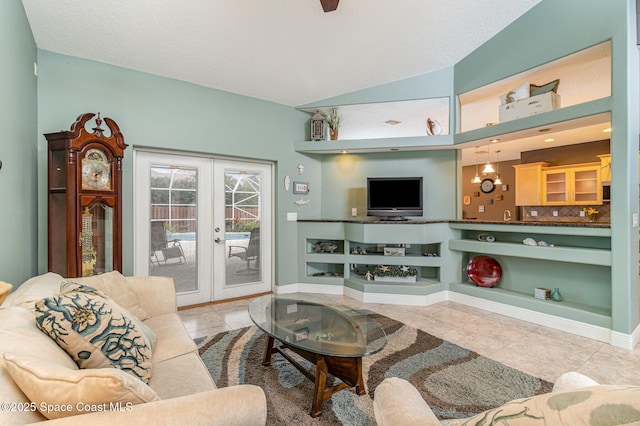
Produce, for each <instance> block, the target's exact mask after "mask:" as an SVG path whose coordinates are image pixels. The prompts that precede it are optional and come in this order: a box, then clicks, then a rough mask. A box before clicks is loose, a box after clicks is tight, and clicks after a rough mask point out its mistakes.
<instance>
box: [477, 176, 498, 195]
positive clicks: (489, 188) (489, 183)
mask: <svg viewBox="0 0 640 426" xmlns="http://www.w3.org/2000/svg"><path fill="white" fill-rule="evenodd" d="M494 189H496V187H495V185H494V184H493V179H489V178H487V179H484V180H483V181H482V183H481V184H480V191H482V192H484V193H485V194H488V193H489V192H493V190H494Z"/></svg>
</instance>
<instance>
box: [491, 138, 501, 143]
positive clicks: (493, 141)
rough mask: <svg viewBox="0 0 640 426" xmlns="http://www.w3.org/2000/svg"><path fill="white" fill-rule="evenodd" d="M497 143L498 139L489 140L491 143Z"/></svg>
mask: <svg viewBox="0 0 640 426" xmlns="http://www.w3.org/2000/svg"><path fill="white" fill-rule="evenodd" d="M498 141H500V139H491V140H490V141H489V142H491V143H496V142H498Z"/></svg>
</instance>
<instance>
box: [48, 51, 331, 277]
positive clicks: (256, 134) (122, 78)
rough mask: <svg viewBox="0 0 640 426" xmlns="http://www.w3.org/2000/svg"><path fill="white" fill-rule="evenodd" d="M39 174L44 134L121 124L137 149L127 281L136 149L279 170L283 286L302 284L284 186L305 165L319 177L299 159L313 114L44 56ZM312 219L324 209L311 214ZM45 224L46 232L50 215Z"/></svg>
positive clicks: (127, 213)
mask: <svg viewBox="0 0 640 426" xmlns="http://www.w3.org/2000/svg"><path fill="white" fill-rule="evenodd" d="M38 63H39V68H40V73H39V74H40V77H39V79H38V102H39V116H38V148H39V156H38V158H39V169H40V170H46V141H45V139H44V137H43V136H42V134H43V133H48V132H53V131H58V130H60V129H68V128H69V126H70V125H71V123H72V122H73V121H74V120H75V118H76V117H77V116H78V115H79V114H81V113H84V112H101V113H102V115H103V116H104V117H110V118H112V119H114V120H115V121H116V122H117V123H118V125H119V126H120V129H121V131H122V133H123V135H124V137H125V142H126V143H127V144H129V148H127V151H126V154H125V159H124V173H123V180H124V185H123V187H124V191H123V192H124V194H123V195H124V208H123V216H124V232H123V236H124V244H123V249H124V273H132V272H133V260H132V258H133V237H132V236H133V198H132V197H133V155H132V153H133V149H134V148H136V147H152V148H159V149H167V150H180V151H187V152H200V153H206V154H216V155H223V156H232V157H242V158H251V159H258V160H271V161H275V162H277V167H276V175H275V180H274V188H275V194H276V210H275V218H274V219H275V222H276V232H275V233H274V235H275V236H276V255H275V256H274V258H275V261H276V273H277V275H276V282H277V283H278V284H284V283H290V282H295V281H296V279H297V276H296V265H295V262H294V261H292V259H295V253H296V250H295V244H296V233H295V229H296V227H295V222H286V212H287V211H292V210H291V209H292V208H294V207H296V206H295V205H294V204H293V200H294V199H295V198H294V197H293V195H292V194H291V193H286V192H285V191H284V186H283V185H281V182H282V180H283V179H284V176H285V175H286V174H289V175H291V176H293V175H294V174H297V169H296V166H297V164H298V163H301V162H305V163H306V166H307V171H305V173H308V176H313V174H314V169H315V170H317V169H319V166H316V167H314V164H313V161H311V162H309V160H308V159H307V158H306V157H304V156H301V155H299V154H297V153H295V152H294V151H293V141H294V140H296V139H302V138H303V137H304V134H305V130H306V121H307V119H308V116H307V114H306V113H302V112H299V111H296V110H294V109H292V108H290V107H287V106H283V105H279V104H275V103H271V102H266V101H261V100H257V99H252V98H248V97H245V96H240V95H236V94H232V93H228V92H223V91H219V90H212V89H207V88H204V87H201V86H197V85H194V84H188V83H184V82H180V81H177V80H172V79H168V78H164V77H158V76H154V75H151V74H146V73H142V72H137V71H133V70H128V69H123V68H119V67H115V66H110V65H105V64H102V63H98V62H94V61H88V60H83V59H78V58H74V57H70V56H64V55H60V54H56V53H52V52H48V51H43V50H38ZM38 199H39V202H40V204H39V205H40V206H46V180H45V179H43V178H41V179H39V198H38ZM307 211H309V212H310V213H311V214H319V207H315V210H314V207H313V206H310V207H309V208H308V210H307ZM39 223H40V226H41V229H43V230H44V229H46V211H45V209H44V208H41V209H40V215H39ZM46 238H47V236H46V232H44V231H43V232H41V233H40V235H39V240H40V245H39V247H40V263H39V266H40V268H39V269H40V271H45V270H46V257H47V253H46Z"/></svg>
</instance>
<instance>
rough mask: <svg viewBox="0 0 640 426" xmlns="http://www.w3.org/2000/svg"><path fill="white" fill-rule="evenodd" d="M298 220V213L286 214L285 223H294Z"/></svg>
mask: <svg viewBox="0 0 640 426" xmlns="http://www.w3.org/2000/svg"><path fill="white" fill-rule="evenodd" d="M297 220H298V213H296V212H287V222H295V221H297Z"/></svg>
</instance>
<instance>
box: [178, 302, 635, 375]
mask: <svg viewBox="0 0 640 426" xmlns="http://www.w3.org/2000/svg"><path fill="white" fill-rule="evenodd" d="M325 297H328V298H331V299H333V300H335V301H337V302H339V303H341V304H343V305H346V306H349V307H352V308H355V309H370V310H372V311H375V312H378V313H380V314H383V315H386V316H388V317H391V318H394V319H396V320H398V321H401V322H403V323H405V324H407V325H410V326H412V327H415V328H419V329H422V330H424V331H426V332H428V333H430V334H432V335H435V336H438V337H440V338H442V339H446V340H448V341H450V342H452V343H456V344H458V345H460V346H463V347H465V348H467V349H471V350H473V351H476V352H478V353H479V354H481V355H484V356H486V357H488V358H492V359H494V360H496V361H499V362H502V363H503V364H506V365H509V366H511V367H514V368H517V369H519V370H522V371H524V372H527V373H529V374H532V375H534V376H536V377H540V378H543V379H546V380H548V381H551V382H554V381H555V380H556V379H557V378H558V377H559V376H560V374H562V373H564V372H567V371H578V372H580V373H582V374H585V375H587V376H589V377H591V378H593V379H594V380H596V381H598V382H599V383H603V384H639V383H640V345H638V346H636V348H635V349H634V350H633V351H628V350H626V349H621V348H617V347H615V346H611V345H608V344H606V343H602V342H599V341H595V340H591V339H587V338H584V337H579V336H575V335H573V334H569V333H565V332H561V331H557V330H554V329H550V328H547V327H543V326H539V325H536V324H532V323H528V322H526V321H521V320H517V319H513V318H510V317H506V316H502V315H498V314H494V313H491V312H487V311H484V310H481V309H478V308H473V307H470V306H466V305H462V304H458V303H454V302H441V303H437V304H434V305H431V306H427V307H423V306H420V307H418V306H398V305H381V304H371V303H361V302H358V301H356V300H353V299H351V298H348V297H344V296H328V295H327V296H325ZM248 304H249V300H248V299H246V300H236V301H232V302H226V303H218V304H212V305H207V306H202V307H197V308H192V309H186V310H183V311H180V316H181V318H182V320H183V322H184V324H185V327H186V328H187V330H188V331H189V333H190V334H191V336H192V337H194V338H196V337H203V336H212V335H214V334H216V333H219V332H221V331H226V330H232V329H235V328H240V327H246V326H250V325H253V323H252V322H251V319H250V318H249V314H248V312H247V306H248Z"/></svg>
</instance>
